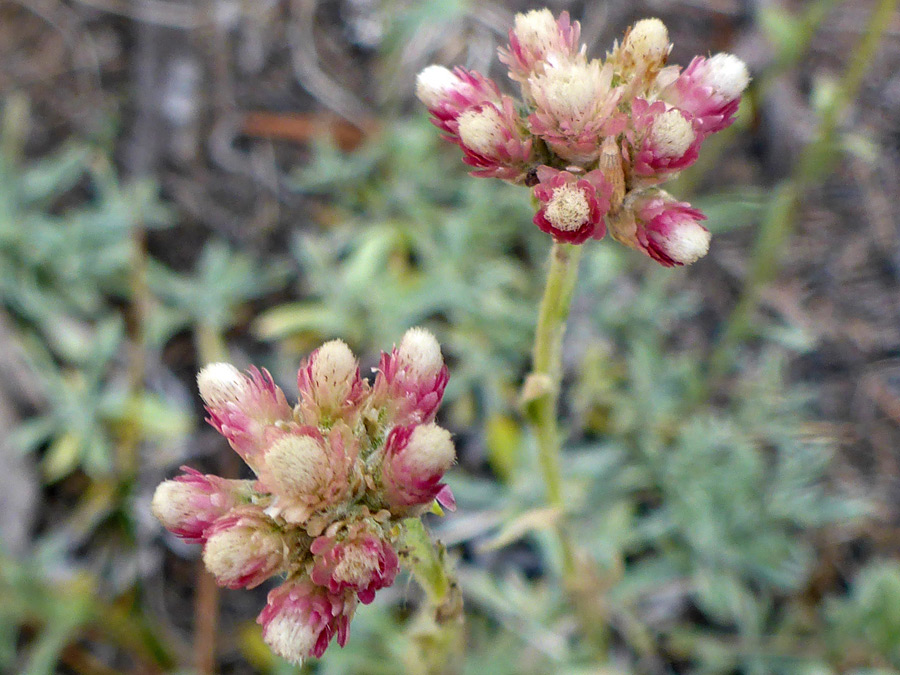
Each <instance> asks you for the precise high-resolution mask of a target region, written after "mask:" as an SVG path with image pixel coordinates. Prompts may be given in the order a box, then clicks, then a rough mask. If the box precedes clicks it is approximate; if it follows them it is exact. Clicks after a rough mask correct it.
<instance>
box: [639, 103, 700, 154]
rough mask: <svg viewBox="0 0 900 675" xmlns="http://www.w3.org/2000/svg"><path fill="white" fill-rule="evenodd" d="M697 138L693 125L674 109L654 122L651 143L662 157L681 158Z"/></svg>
mask: <svg viewBox="0 0 900 675" xmlns="http://www.w3.org/2000/svg"><path fill="white" fill-rule="evenodd" d="M696 138H697V136H696V134H694V128H693V127H692V126H691V123H690V122H689V121H688V120H687V119H685V117H684V115H682V114H681V112H680V111H678V110H676V109H674V108H672V109H671V110H667V111H666V112H664V113H663V114H661V115H660V116H659V117H657V118H656V119H655V120H654V121H653V129H652V131H651V132H650V141H651V143H652V144H653V148H654V150H655V151H656V154H658V155H660V156H661V157H681V156H682V155H683V154H684V153H685V152H687V149H688V148H689V147H691V143H693V142H694V140H695V139H696Z"/></svg>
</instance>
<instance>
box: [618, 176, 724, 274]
mask: <svg viewBox="0 0 900 675" xmlns="http://www.w3.org/2000/svg"><path fill="white" fill-rule="evenodd" d="M630 207H631V209H632V210H633V213H634V218H635V230H634V241H633V242H632V245H634V247H635V248H637V249H639V250H641V251H643V252H644V253H646V254H647V255H648V256H650V257H651V258H653V259H654V260H656V261H657V262H658V263H660V264H662V265H665V266H666V267H671V266H673V265H689V264H690V263H692V262H696V261H697V260H699V259H700V258H702V257H703V256H705V255H706V253H707V251H709V241H710V234H709V230H707V229H706V228H705V227H703V226H702V225H701V224H700V223H699V221H701V220H705V219H706V216H704V215H703V213H702V212H701V211H698V210H697V209H694V208H692V207H691V205H690V204H688V203H687V202H679V201H676V200H675V199H674V198H673V197H672V196H671V195H669V194H668V193H666V192H663V191H662V190H654V191H648V193H647V194H644V195H641V196H639V197H638V198H637V200H636V201H634V202H633V203H632V204H631V205H630Z"/></svg>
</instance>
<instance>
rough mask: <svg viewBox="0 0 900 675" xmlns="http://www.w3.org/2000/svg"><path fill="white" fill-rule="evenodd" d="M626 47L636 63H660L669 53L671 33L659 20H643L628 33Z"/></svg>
mask: <svg viewBox="0 0 900 675" xmlns="http://www.w3.org/2000/svg"><path fill="white" fill-rule="evenodd" d="M624 47H625V49H627V50H628V51H629V52H631V54H632V55H633V57H634V60H635V61H638V62H640V61H647V62H651V63H659V62H661V61H662V60H663V58H664V57H665V56H666V55H667V54H668V53H669V31H668V30H667V29H666V25H665V24H664V23H663V22H662V21H660V20H659V19H641V20H640V21H638V22H637V23H636V24H634V26H633V27H632V29H631V31H630V32H629V33H628V37H627V38H626V40H625V45H624Z"/></svg>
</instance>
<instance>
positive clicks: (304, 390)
mask: <svg viewBox="0 0 900 675" xmlns="http://www.w3.org/2000/svg"><path fill="white" fill-rule="evenodd" d="M297 387H298V389H299V390H300V405H299V414H300V417H301V419H302V420H303V421H304V422H306V423H307V424H311V425H314V426H316V425H319V424H322V423H323V422H333V421H334V420H336V419H344V420H345V421H348V422H350V421H352V419H353V417H354V416H355V414H356V412H357V410H358V409H359V407H360V404H361V403H362V400H363V398H364V397H365V395H366V393H367V387H366V383H365V382H363V381H362V379H360V377H359V363H358V362H357V360H356V357H355V356H353V352H351V351H350V348H349V347H348V346H347V345H346V343H344V342H343V341H342V340H332V341H331V342H326V343H325V344H323V345H322V346H321V347H319V348H318V349H316V350H315V351H314V352H313V353H312V354H310V355H309V359H307V361H306V363H304V364H303V365H302V366H301V367H300V370H299V371H298V373H297Z"/></svg>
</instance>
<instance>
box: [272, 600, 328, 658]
mask: <svg viewBox="0 0 900 675" xmlns="http://www.w3.org/2000/svg"><path fill="white" fill-rule="evenodd" d="M318 637H319V636H318V634H317V633H315V632H313V631H312V629H311V628H310V626H309V625H308V624H307V623H305V622H304V621H302V619H301V617H300V615H299V614H297V613H295V612H286V613H284V614H280V615H278V616H276V617H275V618H273V619H272V620H271V621H270V622H269V623H268V624H267V625H266V628H265V631H264V632H263V640H264V641H265V643H266V644H267V645H269V648H270V649H271V650H272V651H273V652H275V653H276V654H277V655H278V656H280V657H281V658H283V659H285V660H286V661H289V662H290V663H293V664H295V665H298V666H299V665H300V664H301V663H302V662H303V659H304V658H305V657H307V656H309V655H310V654H311V653H312V650H313V647H315V646H316V640H317V639H318Z"/></svg>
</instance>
